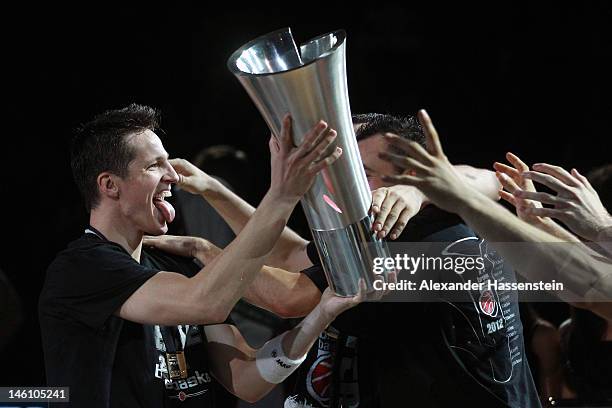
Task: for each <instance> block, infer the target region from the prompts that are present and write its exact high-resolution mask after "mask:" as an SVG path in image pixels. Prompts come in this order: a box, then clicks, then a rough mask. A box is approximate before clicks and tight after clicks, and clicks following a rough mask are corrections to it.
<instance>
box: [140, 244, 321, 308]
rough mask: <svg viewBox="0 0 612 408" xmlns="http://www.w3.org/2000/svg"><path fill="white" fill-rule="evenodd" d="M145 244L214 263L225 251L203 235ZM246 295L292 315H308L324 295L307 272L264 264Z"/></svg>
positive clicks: (259, 302) (249, 298) (257, 301)
mask: <svg viewBox="0 0 612 408" xmlns="http://www.w3.org/2000/svg"><path fill="white" fill-rule="evenodd" d="M144 245H147V246H153V247H155V248H158V249H160V250H162V251H165V252H168V253H172V254H175V255H180V256H185V257H192V258H196V259H198V260H199V261H200V262H202V263H203V264H204V265H208V264H210V263H211V262H213V261H214V259H215V258H216V257H217V256H219V255H220V254H221V253H222V250H221V249H220V248H218V247H217V246H215V245H214V244H212V243H211V242H209V241H207V240H205V239H203V238H199V237H182V236H173V235H164V236H160V237H145V238H144ZM244 299H245V300H247V301H248V302H249V303H252V304H254V305H256V306H259V307H261V308H263V309H266V310H268V311H270V312H272V313H275V314H277V315H278V316H280V317H283V318H292V317H303V316H306V315H307V314H308V313H309V312H310V311H312V309H313V308H314V307H315V306H316V305H317V303H319V301H320V299H321V292H320V291H319V289H318V288H317V287H316V285H315V284H314V283H313V282H312V281H311V280H310V278H308V276H306V275H304V274H301V273H295V272H288V271H285V270H283V269H279V268H273V267H270V266H265V265H264V266H263V267H262V269H261V271H260V273H259V274H257V277H256V278H255V279H254V280H253V282H252V283H251V285H250V286H248V287H247V288H246V290H245V292H244Z"/></svg>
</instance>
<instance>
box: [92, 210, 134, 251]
mask: <svg viewBox="0 0 612 408" xmlns="http://www.w3.org/2000/svg"><path fill="white" fill-rule="evenodd" d="M119 217H120V216H119ZM119 217H117V216H109V214H105V213H104V211H101V210H92V211H91V214H90V217H89V224H90V225H91V226H92V227H94V228H95V229H97V230H98V231H100V232H101V233H102V235H104V237H105V238H106V239H107V240H109V241H112V242H115V243H117V244H119V245H121V247H123V249H125V250H126V251H127V253H128V254H130V255H131V256H132V258H134V259H135V260H136V261H138V262H140V254H141V251H142V236H143V234H142V232H140V231H138V230H136V229H134V228H131V227H127V226H125V225H122V224H121V222H117V220H118V218H119ZM119 219H120V218H119Z"/></svg>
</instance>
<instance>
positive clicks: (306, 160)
mask: <svg viewBox="0 0 612 408" xmlns="http://www.w3.org/2000/svg"><path fill="white" fill-rule="evenodd" d="M291 132H292V130H291V116H289V114H287V115H286V116H285V117H284V118H283V126H282V129H281V134H280V137H279V139H278V140H276V138H275V137H274V136H271V137H270V143H269V144H270V153H271V156H272V158H271V161H272V163H271V167H272V180H271V183H270V190H271V191H273V192H274V193H275V194H276V195H277V196H278V198H281V199H289V200H295V201H297V200H299V199H300V198H301V197H302V196H303V195H304V194H305V193H306V191H308V189H309V188H310V186H311V185H312V183H313V181H314V179H315V177H316V175H317V173H318V172H319V171H321V170H322V169H324V168H325V167H328V166H330V165H331V164H332V163H334V162H335V161H336V160H337V159H338V157H340V155H341V154H342V149H341V148H340V147H335V148H334V147H331V146H332V143H333V142H334V140H335V139H336V131H335V130H333V129H331V128H330V127H329V126H327V124H326V123H325V122H323V121H319V123H317V124H316V125H315V126H314V127H313V128H312V129H311V130H310V131H309V132H308V133H307V134H306V135H305V136H304V140H303V141H302V144H301V145H300V146H299V147H294V146H293V142H292V138H291Z"/></svg>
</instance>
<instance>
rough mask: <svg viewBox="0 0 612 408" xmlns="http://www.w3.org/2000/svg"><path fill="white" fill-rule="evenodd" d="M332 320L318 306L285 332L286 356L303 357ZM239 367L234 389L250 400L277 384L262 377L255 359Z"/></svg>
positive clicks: (252, 400) (293, 358)
mask: <svg viewBox="0 0 612 408" xmlns="http://www.w3.org/2000/svg"><path fill="white" fill-rule="evenodd" d="M332 321H333V318H329V317H324V316H323V314H322V313H321V311H320V309H319V307H318V306H317V307H316V308H315V309H314V310H313V311H312V312H311V313H310V314H309V315H308V316H307V317H306V318H304V320H302V322H301V323H300V324H299V325H298V326H296V327H295V328H294V329H292V330H290V331H288V332H285V333H284V337H283V339H282V340H283V341H282V348H283V352H284V354H285V356H286V357H287V358H289V359H292V360H298V359H300V358H302V357H303V356H304V355H305V354H307V353H308V351H309V350H310V348H311V347H312V345H313V344H314V342H315V341H316V340H317V338H318V336H319V334H320V333H321V332H322V331H323V330H324V329H325V328H326V327H327V326H328V325H329V324H330V323H331V322H332ZM238 367H239V368H240V371H239V372H240V375H239V376H238V377H237V378H236V381H235V383H234V389H235V390H240V392H239V393H237V395H238V396H240V397H241V398H243V399H246V400H247V401H249V402H254V401H257V400H259V399H261V398H262V397H263V396H264V395H266V394H267V393H268V392H269V391H270V390H271V389H272V388H274V386H275V385H276V384H273V383H270V382H268V381H266V380H265V379H264V378H263V377H262V375H261V373H260V372H259V369H258V368H257V363H256V361H255V360H250V361H243V362H241V364H238V365H236V367H235V369H236V368H238Z"/></svg>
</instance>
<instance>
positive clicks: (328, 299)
mask: <svg viewBox="0 0 612 408" xmlns="http://www.w3.org/2000/svg"><path fill="white" fill-rule="evenodd" d="M365 298H366V284H365V281H364V280H363V278H362V279H360V280H359V292H358V293H357V294H356V295H355V296H353V297H340V296H337V295H336V294H334V292H333V291H332V290H331V289H330V288H327V289H325V291H324V292H323V294H322V295H321V300H320V301H319V307H320V308H321V312H322V313H323V314H324V315H325V316H326V318H327V319H329V321H332V320H334V319H335V318H336V317H337V316H338V315H340V313H342V312H344V311H345V310H348V309H350V308H351V307H355V306H357V305H358V304H359V303H361V302H363V301H364V300H365Z"/></svg>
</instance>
